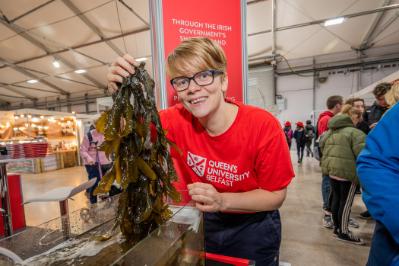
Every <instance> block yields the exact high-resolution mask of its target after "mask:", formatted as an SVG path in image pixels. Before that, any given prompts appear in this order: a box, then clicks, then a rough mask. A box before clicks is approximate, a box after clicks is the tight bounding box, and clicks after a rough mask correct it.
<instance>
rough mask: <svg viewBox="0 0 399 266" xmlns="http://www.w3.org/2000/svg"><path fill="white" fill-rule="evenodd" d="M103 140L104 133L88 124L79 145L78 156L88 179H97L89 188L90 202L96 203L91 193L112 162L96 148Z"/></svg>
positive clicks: (95, 197)
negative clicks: (81, 160)
mask: <svg viewBox="0 0 399 266" xmlns="http://www.w3.org/2000/svg"><path fill="white" fill-rule="evenodd" d="M103 142H104V135H103V134H101V133H99V132H97V130H96V129H95V127H94V126H90V128H89V131H88V132H87V134H86V135H85V136H84V138H83V141H82V143H81V145H80V156H81V157H82V159H83V164H84V166H85V168H86V171H87V175H88V178H89V180H90V179H92V178H96V179H97V181H96V183H95V184H94V186H92V187H91V188H90V189H89V191H88V192H89V199H90V203H91V204H94V203H97V196H95V195H93V192H94V190H95V189H96V187H97V185H98V182H100V180H101V177H102V176H103V175H104V174H105V173H106V172H107V171H108V170H109V169H110V168H111V166H112V162H111V161H109V160H108V158H107V157H106V156H105V153H104V152H103V151H100V150H98V147H100V145H101V144H102V143H103Z"/></svg>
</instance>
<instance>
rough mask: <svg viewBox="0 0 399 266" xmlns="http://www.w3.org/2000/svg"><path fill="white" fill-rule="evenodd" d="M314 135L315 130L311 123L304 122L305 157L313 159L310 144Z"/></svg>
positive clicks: (308, 121)
mask: <svg viewBox="0 0 399 266" xmlns="http://www.w3.org/2000/svg"><path fill="white" fill-rule="evenodd" d="M315 135H316V130H315V128H314V126H313V125H312V121H310V120H306V126H305V138H306V157H309V155H311V156H312V157H313V151H312V142H313V139H314V137H315Z"/></svg>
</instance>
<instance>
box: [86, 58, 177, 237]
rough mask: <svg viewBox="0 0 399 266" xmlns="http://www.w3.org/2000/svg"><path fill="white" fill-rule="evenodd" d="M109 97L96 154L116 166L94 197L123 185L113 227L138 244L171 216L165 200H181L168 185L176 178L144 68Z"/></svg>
mask: <svg viewBox="0 0 399 266" xmlns="http://www.w3.org/2000/svg"><path fill="white" fill-rule="evenodd" d="M112 97H113V100H114V103H113V105H112V108H111V109H110V110H108V111H105V112H104V113H103V114H102V115H101V117H100V118H99V119H98V121H97V123H96V128H97V131H99V132H101V133H102V134H104V137H105V141H104V142H103V144H102V145H101V147H100V149H101V150H102V151H104V152H105V154H106V156H107V157H108V158H109V157H110V156H111V155H113V156H114V162H113V166H112V168H111V169H110V170H109V171H108V172H107V173H106V174H105V175H104V177H103V178H102V179H101V181H100V182H99V185H98V187H97V188H96V190H95V191H94V193H95V194H99V193H107V192H108V191H109V190H110V189H111V186H112V184H113V183H114V181H116V182H117V183H118V184H120V185H121V187H122V189H123V192H122V193H121V195H120V198H119V205H118V212H117V216H116V223H115V227H116V226H118V225H119V227H120V230H121V232H122V234H123V235H124V236H125V238H126V239H127V240H131V241H138V240H140V239H142V238H144V237H145V236H147V235H148V233H149V232H151V230H153V229H155V228H156V227H157V226H158V225H159V224H161V223H163V222H165V221H166V220H168V219H169V218H170V217H171V211H170V210H169V209H168V205H167V204H166V202H165V199H166V197H167V196H169V197H170V198H172V199H173V200H174V201H179V200H180V195H179V193H178V192H177V191H176V190H175V188H174V187H173V185H172V182H173V181H175V180H177V176H176V172H175V169H174V168H173V163H172V159H171V157H170V153H169V149H168V147H169V145H168V144H171V143H169V141H168V140H167V139H166V137H165V132H164V130H163V129H162V126H161V122H160V118H159V115H158V111H157V108H156V104H155V97H154V81H153V80H152V79H151V77H150V76H149V75H148V73H147V71H146V70H145V69H144V63H141V64H140V66H139V67H136V68H135V73H134V74H133V75H131V76H129V77H128V78H125V79H124V81H123V83H122V84H121V86H120V87H119V89H118V90H117V91H116V92H115V93H114V94H113V95H112ZM131 98H132V101H133V105H132V104H131V102H130V99H131ZM151 128H152V129H155V131H156V138H155V139H154V138H151V135H154V134H151Z"/></svg>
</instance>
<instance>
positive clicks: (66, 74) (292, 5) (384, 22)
mask: <svg viewBox="0 0 399 266" xmlns="http://www.w3.org/2000/svg"><path fill="white" fill-rule="evenodd" d="M276 2H277V22H276V27H277V28H281V27H285V26H291V25H296V24H299V23H307V22H311V21H315V20H323V19H326V18H331V17H337V16H342V15H347V14H353V13H358V12H362V11H367V10H374V9H376V8H380V7H382V6H386V5H393V4H399V0H391V1H389V0H336V1H329V0H276ZM271 5H272V0H248V5H247V34H249V36H248V38H247V44H248V55H249V59H250V62H251V60H256V59H257V58H265V57H267V56H270V55H271V49H272V34H271V33H270V32H268V33H261V32H262V31H267V30H270V29H271V27H272V23H271V16H272V8H271ZM0 10H1V14H0V16H1V18H0V22H1V23H0V104H1V103H4V102H11V103H13V102H20V101H21V100H24V99H27V98H28V97H29V98H31V99H32V100H33V99H36V98H37V99H39V100H40V99H42V98H45V97H54V96H60V95H66V94H68V93H70V94H71V95H75V94H79V93H80V94H82V93H86V92H87V93H90V94H93V93H96V92H98V93H99V94H100V93H103V91H104V88H105V87H106V80H105V75H106V73H107V64H109V63H110V62H112V60H113V59H114V58H116V57H117V56H118V53H125V52H128V53H130V54H132V55H133V56H134V57H136V58H139V57H147V58H148V59H149V60H147V67H148V69H151V68H152V66H151V39H150V30H149V20H150V18H149V16H150V15H149V13H150V12H149V3H148V0H90V1H79V0H2V1H0ZM118 14H119V16H118ZM379 16H380V17H381V19H380V21H379V23H378V24H377V25H376V29H375V31H374V34H373V35H371V38H370V42H369V43H372V44H373V48H375V47H385V48H384V53H385V54H390V53H392V54H394V53H399V48H398V47H399V19H396V18H398V17H399V8H395V9H391V10H388V11H385V12H384V13H382V12H379V13H372V14H368V15H364V16H357V17H353V18H349V19H347V20H346V21H345V22H344V23H343V24H340V25H335V26H332V27H327V28H326V27H324V26H323V25H322V24H316V25H310V26H304V27H298V28H294V29H288V30H282V31H277V32H276V47H277V50H276V53H278V54H281V55H283V56H285V57H286V58H287V59H288V60H294V59H298V58H307V57H311V56H319V55H321V56H323V55H328V54H335V53H342V52H350V51H353V48H355V49H356V48H359V47H360V46H361V44H362V43H363V42H364V40H365V39H366V36H367V34H368V32H369V30H370V28H371V26H372V25H373V23H375V21H376V19H377V18H378V17H379ZM121 36H123V37H121ZM386 47H391V48H389V49H387V48H386ZM365 54H366V55H367V50H366V51H365ZM353 55H354V56H355V55H356V53H355V52H353ZM54 59H57V60H58V61H59V62H60V65H61V66H60V68H54V67H53V65H52V62H53V61H54ZM294 61H295V60H294ZM76 69H85V70H87V72H86V73H84V74H76V73H74V70H76ZM31 79H38V80H39V82H37V83H35V84H28V83H27V81H28V80H31ZM63 97H64V96H63Z"/></svg>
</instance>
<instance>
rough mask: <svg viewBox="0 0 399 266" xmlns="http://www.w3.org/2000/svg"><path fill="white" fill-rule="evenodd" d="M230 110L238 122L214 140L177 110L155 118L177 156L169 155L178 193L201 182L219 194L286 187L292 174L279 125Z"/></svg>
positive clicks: (253, 112)
mask: <svg viewBox="0 0 399 266" xmlns="http://www.w3.org/2000/svg"><path fill="white" fill-rule="evenodd" d="M234 104H236V105H237V106H238V107H239V109H238V114H237V117H236V119H235V121H234V122H233V124H232V125H231V126H230V128H229V129H228V130H227V131H226V132H224V133H223V134H221V135H219V136H210V135H209V134H208V133H207V131H206V130H205V129H204V128H203V127H202V125H201V124H200V123H199V122H198V120H197V119H196V118H195V117H193V116H192V115H191V113H189V112H188V111H187V110H186V109H185V108H184V107H183V106H182V105H181V104H177V105H175V106H173V107H171V108H169V109H166V110H163V111H161V112H160V116H161V121H162V125H163V127H164V129H166V132H167V137H168V139H170V140H171V141H173V142H174V143H176V145H177V146H178V147H179V148H180V150H181V152H182V153H181V154H179V153H177V152H176V151H174V150H173V149H172V152H171V154H172V157H173V159H174V165H175V167H176V170H177V172H178V176H179V179H180V180H179V183H178V184H175V185H176V187H177V189H178V190H187V187H186V184H189V183H192V182H205V183H210V184H212V185H213V186H214V187H215V188H216V189H217V190H218V191H219V192H245V191H250V190H254V189H258V188H262V189H265V190H268V191H275V190H280V189H283V188H285V187H286V186H287V185H288V184H289V183H290V182H291V179H292V178H293V177H294V171H293V169H292V164H291V158H290V154H289V151H288V147H287V143H286V140H285V136H284V133H283V130H282V129H281V127H280V124H279V122H278V121H277V120H276V119H275V118H274V117H273V116H272V114H270V113H269V112H267V111H265V110H262V109H260V108H256V107H253V106H248V105H243V104H240V103H234Z"/></svg>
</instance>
